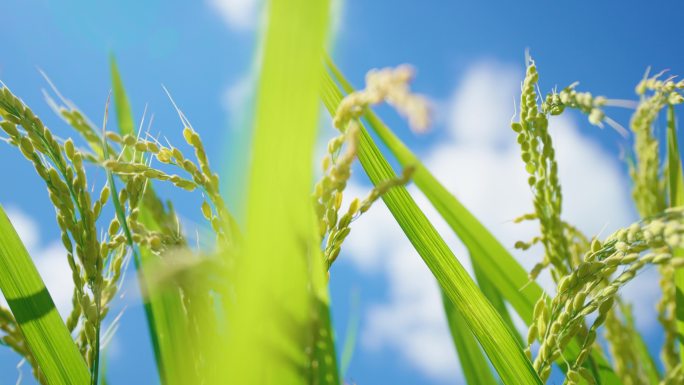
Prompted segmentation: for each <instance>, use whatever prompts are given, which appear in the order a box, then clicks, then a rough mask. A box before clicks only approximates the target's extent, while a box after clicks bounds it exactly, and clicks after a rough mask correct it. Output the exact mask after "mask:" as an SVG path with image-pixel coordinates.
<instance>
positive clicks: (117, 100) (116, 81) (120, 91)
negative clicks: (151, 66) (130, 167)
mask: <svg viewBox="0 0 684 385" xmlns="http://www.w3.org/2000/svg"><path fill="white" fill-rule="evenodd" d="M109 65H110V68H111V72H112V89H113V91H114V107H115V109H116V120H117V122H118V123H119V132H121V135H128V134H134V133H135V124H134V123H133V113H132V112H131V104H130V103H129V102H128V96H126V90H125V89H124V85H123V81H122V80H121V75H119V69H118V67H117V65H116V59H115V58H114V55H111V57H110V60H109Z"/></svg>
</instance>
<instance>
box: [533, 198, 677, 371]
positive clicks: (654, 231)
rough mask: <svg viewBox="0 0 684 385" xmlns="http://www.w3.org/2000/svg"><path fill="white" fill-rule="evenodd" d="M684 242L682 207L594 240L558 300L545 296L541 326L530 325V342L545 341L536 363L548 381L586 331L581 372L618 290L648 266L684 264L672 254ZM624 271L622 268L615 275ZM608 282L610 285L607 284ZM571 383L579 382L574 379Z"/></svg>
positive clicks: (538, 317) (538, 314) (578, 362)
mask: <svg viewBox="0 0 684 385" xmlns="http://www.w3.org/2000/svg"><path fill="white" fill-rule="evenodd" d="M683 245H684V209H682V208H678V209H671V210H668V211H666V212H664V213H663V214H662V215H661V216H659V217H657V218H656V219H653V220H650V221H646V222H641V223H635V224H633V225H632V226H630V227H629V228H626V229H621V230H619V231H617V232H615V233H614V234H612V235H611V236H609V237H608V238H607V239H606V240H605V242H604V243H603V244H601V243H600V242H598V241H594V242H593V244H592V248H591V251H589V252H587V253H586V255H585V256H584V259H583V262H582V263H581V264H580V265H579V266H578V267H577V268H576V269H575V270H573V271H572V272H571V273H570V274H568V275H567V276H565V277H563V278H562V279H561V280H560V282H559V284H558V292H557V294H556V296H555V297H554V298H553V299H552V300H548V299H546V298H541V299H540V300H539V301H538V303H537V305H536V306H535V311H534V319H535V324H534V325H532V327H531V328H530V331H529V335H528V343H529V344H532V343H533V342H534V341H535V340H539V341H540V348H539V352H538V354H537V356H536V357H535V360H534V367H535V369H536V370H537V372H538V373H539V374H540V376H541V378H542V380H546V379H547V378H548V375H549V373H550V367H551V364H552V363H553V362H554V361H555V360H556V359H558V358H559V357H561V355H562V354H563V351H564V350H565V348H566V347H567V346H568V343H569V341H570V340H571V339H572V338H575V337H576V336H577V335H583V336H584V337H583V342H582V344H581V351H580V353H579V355H578V356H577V357H576V358H575V361H574V363H571V369H572V370H575V371H578V370H579V369H580V368H581V367H582V366H583V364H584V362H585V360H586V359H587V358H588V356H589V354H590V353H591V349H592V347H593V345H594V343H595V341H596V337H597V331H598V328H599V327H600V326H601V325H603V323H604V322H606V320H607V318H608V316H609V313H610V310H611V308H612V307H613V305H614V304H615V301H616V298H617V297H616V296H617V293H618V290H619V289H620V288H621V287H622V286H624V285H625V284H626V283H627V282H629V281H630V280H632V279H633V278H634V277H635V276H636V274H637V273H638V272H639V271H640V270H641V269H642V268H644V267H645V266H646V265H649V264H655V265H661V264H668V265H670V266H673V267H682V266H684V258H683V257H673V254H672V252H673V250H674V249H676V248H680V247H682V246H683ZM618 269H621V271H620V272H619V274H618V275H617V277H615V278H613V277H612V276H613V274H614V273H616V272H618ZM606 280H607V281H608V284H603V283H604V281H606ZM591 314H596V318H595V320H594V321H593V322H592V324H591V325H590V326H589V327H588V328H586V326H585V320H586V318H587V316H589V315H591ZM529 351H530V350H529V348H528V352H529ZM566 381H568V382H569V383H573V382H572V381H571V380H570V379H568V378H566Z"/></svg>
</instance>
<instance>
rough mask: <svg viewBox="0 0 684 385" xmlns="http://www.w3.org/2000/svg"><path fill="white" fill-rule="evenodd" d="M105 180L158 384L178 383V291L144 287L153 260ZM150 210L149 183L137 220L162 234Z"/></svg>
mask: <svg viewBox="0 0 684 385" xmlns="http://www.w3.org/2000/svg"><path fill="white" fill-rule="evenodd" d="M110 66H111V76H112V88H113V90H114V107H115V109H116V113H117V122H118V124H119V132H120V133H121V134H122V135H126V134H134V133H135V131H134V125H133V121H134V119H133V115H132V111H131V107H130V104H129V102H128V96H127V95H126V88H125V86H124V83H123V80H122V78H121V75H120V73H119V70H118V66H117V64H116V59H115V58H114V55H112V56H111V59H110ZM104 148H105V149H106V148H107V146H104ZM107 156H108V155H107V151H106V150H105V157H107ZM124 157H125V160H127V161H130V160H132V152H130V151H128V152H125V153H124ZM107 177H108V179H109V183H110V186H111V188H112V189H114V190H113V191H114V192H115V193H114V194H112V196H111V199H112V202H113V203H114V207H115V209H116V213H117V217H119V222H120V223H123V224H124V227H123V229H124V232H125V235H126V240H127V242H128V244H129V246H130V247H132V248H133V253H134V254H133V257H134V259H133V262H134V266H135V269H136V273H137V279H138V284H139V286H140V288H141V290H142V291H143V294H144V295H143V305H144V309H145V318H146V320H147V327H148V332H149V335H150V340H151V342H152V349H153V351H154V358H155V362H156V365H157V371H158V373H159V376H160V380H161V383H162V384H166V383H179V382H177V381H180V380H181V379H182V378H183V377H182V375H181V373H182V372H183V370H178V369H179V368H181V367H183V363H184V362H187V360H186V359H180V358H181V357H179V354H178V350H179V346H178V344H180V343H182V341H183V339H182V338H173V339H172V336H174V335H175V334H177V333H174V330H178V328H177V324H182V323H184V321H185V319H186V317H185V315H184V313H183V308H182V299H181V297H180V292H178V290H164V291H163V293H162V292H161V291H160V290H158V289H157V288H156V287H150V286H149V285H148V284H147V281H148V279H147V277H149V276H150V275H151V272H150V271H148V270H149V269H150V268H151V267H150V266H151V265H154V262H156V257H155V256H154V255H153V254H152V252H151V251H150V250H149V249H148V248H146V247H142V248H140V249H138V248H137V247H135V246H134V244H133V240H132V238H131V234H130V231H129V229H128V227H127V226H126V222H125V221H123V220H122V219H123V218H125V215H124V213H123V212H121V210H120V209H121V204H120V202H118V193H117V192H116V185H115V181H114V178H113V176H112V175H111V172H109V171H108V172H107ZM152 206H155V207H156V208H157V211H160V209H161V211H163V204H162V203H161V200H160V199H159V197H158V196H157V194H156V193H155V192H154V189H153V187H152V183H151V182H150V183H148V185H147V186H146V188H145V192H144V197H143V200H142V202H141V205H140V207H139V211H140V214H139V220H140V222H141V223H142V224H143V225H145V227H146V228H148V229H149V230H152V231H160V230H162V225H161V224H160V223H158V222H157V220H156V219H155V215H153V214H152V212H153V210H154V207H152ZM173 341H176V343H175V344H174V343H173ZM174 357H177V358H178V359H174ZM179 359H180V360H179ZM179 361H180V362H179Z"/></svg>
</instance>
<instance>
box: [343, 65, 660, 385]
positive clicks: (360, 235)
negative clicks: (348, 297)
mask: <svg viewBox="0 0 684 385" xmlns="http://www.w3.org/2000/svg"><path fill="white" fill-rule="evenodd" d="M521 74H523V71H522V69H518V68H515V67H510V66H506V65H501V64H497V63H491V62H486V63H478V64H475V65H474V66H472V67H471V68H470V69H469V70H468V71H466V73H465V76H464V78H463V79H461V81H460V83H459V84H460V85H459V86H458V87H457V89H456V90H455V92H454V93H453V97H452V98H451V100H450V101H449V102H448V103H443V104H442V105H444V106H448V108H449V110H448V111H446V114H445V115H446V116H448V119H447V122H448V127H447V128H448V129H449V132H450V135H451V138H450V139H449V140H446V141H445V142H442V143H439V144H438V145H436V146H434V147H433V148H432V149H430V150H429V151H428V152H427V153H426V154H425V155H424V156H423V161H424V163H425V164H426V166H427V167H428V168H429V169H430V170H431V171H432V172H433V173H434V174H435V176H436V177H437V178H438V179H439V180H440V181H441V182H442V183H443V184H444V185H445V186H446V187H447V188H448V189H449V190H450V191H451V192H453V193H454V194H455V195H456V196H457V197H458V198H459V200H461V202H463V203H464V204H465V206H466V207H468V209H469V210H471V211H472V212H473V213H474V214H475V215H476V216H477V218H478V219H480V220H481V221H482V222H483V223H484V224H485V225H486V226H487V227H488V228H489V229H490V230H491V231H492V232H493V233H494V235H495V236H497V238H498V239H499V240H500V241H501V242H502V243H503V245H504V246H506V247H509V248H511V249H512V245H513V244H514V242H515V241H517V240H527V239H530V238H531V237H532V236H534V235H536V234H537V233H538V227H537V225H536V224H533V223H528V224H514V223H512V221H511V220H512V219H513V218H515V217H517V216H519V215H521V214H524V213H528V212H531V211H533V210H532V203H531V193H530V190H529V188H528V186H527V182H526V180H527V177H526V175H525V171H524V170H523V165H522V160H521V159H520V156H519V149H518V148H517V145H516V144H515V134H514V133H513V131H512V130H511V129H510V127H509V121H510V118H511V116H512V115H513V100H514V98H516V97H517V93H518V91H517V90H518V89H519V84H520V80H521V77H520V76H521ZM550 130H551V133H552V136H553V138H554V145H555V147H556V149H557V150H556V151H557V159H558V162H559V174H560V178H561V183H562V187H563V192H564V193H563V196H564V199H565V201H564V207H563V210H564V218H565V219H567V220H569V221H570V222H571V223H574V224H576V225H577V226H578V227H579V228H580V229H582V230H583V231H586V232H587V233H588V234H596V233H597V232H599V231H601V230H602V229H604V228H605V229H604V231H603V233H602V235H603V236H605V235H607V234H608V233H609V232H611V231H612V230H613V229H615V228H617V227H620V226H623V225H625V224H628V223H629V222H630V221H631V220H633V218H634V217H633V215H634V214H633V209H632V205H631V203H630V200H629V189H628V187H627V186H628V183H627V181H626V180H625V178H624V176H623V174H622V173H621V172H620V168H621V167H622V166H621V165H620V163H619V161H617V160H615V159H614V158H613V157H612V156H611V155H610V154H606V153H604V151H603V150H602V149H601V148H600V146H598V145H597V144H596V143H594V142H593V141H592V140H591V139H590V138H587V137H585V136H584V135H582V134H581V133H580V132H579V129H578V127H577V125H576V123H575V121H574V120H573V119H571V118H568V117H565V116H563V117H558V118H554V119H552V121H551V127H550ZM349 188H350V190H349V194H347V195H359V194H358V193H357V192H358V191H363V190H361V187H359V186H358V184H351V185H350V187H349ZM410 190H411V191H412V192H416V189H415V188H414V187H411V188H410ZM361 195H362V194H361ZM414 196H415V198H416V201H417V203H418V204H419V206H420V207H421V209H423V210H424V211H425V212H426V214H427V215H428V217H429V218H430V219H431V220H432V221H433V223H434V224H435V226H436V228H437V230H438V231H439V232H440V233H441V234H442V235H443V236H444V237H445V240H446V241H447V243H448V244H449V245H450V246H451V247H453V249H454V252H455V254H456V256H457V257H458V258H459V260H460V261H461V262H462V263H463V264H464V265H465V266H466V269H468V270H470V266H469V263H468V261H467V259H468V258H466V255H465V250H464V248H463V246H462V245H460V244H459V243H458V242H457V241H456V239H455V236H454V235H453V233H452V232H451V230H450V229H449V228H448V227H447V226H446V225H445V223H444V221H443V220H442V219H441V218H439V216H438V215H436V211H435V210H434V209H433V208H432V207H431V206H430V204H429V202H427V199H426V198H425V197H424V196H422V194H420V193H417V194H414ZM345 248H346V249H345V252H344V253H345V254H344V255H343V256H342V258H341V260H342V261H349V262H351V263H353V264H354V265H355V266H356V267H357V268H359V269H360V270H361V271H362V272H364V273H377V272H381V273H382V274H384V275H385V276H386V279H387V282H388V291H389V295H388V299H387V300H386V301H385V302H381V303H375V304H373V305H372V306H371V307H370V309H369V310H368V312H367V314H366V320H365V322H364V324H363V331H362V342H363V345H364V346H365V347H366V348H369V349H390V350H392V351H394V352H395V353H396V354H398V355H399V356H400V357H402V358H403V359H404V360H406V361H407V362H409V363H410V364H412V365H413V366H414V367H415V368H417V369H418V370H421V371H422V372H424V373H425V374H427V375H429V376H431V377H433V378H434V379H437V380H449V381H454V380H455V379H456V378H457V377H459V374H458V373H459V371H458V363H457V360H456V355H455V353H454V348H453V344H452V342H451V337H450V335H449V333H448V329H447V326H446V320H445V318H444V315H443V310H442V304H441V299H440V297H439V291H438V289H437V286H436V283H435V280H434V278H433V277H432V275H431V273H430V272H429V270H428V269H427V267H426V266H425V265H424V263H423V262H422V260H421V259H420V257H419V256H418V255H417V254H416V252H415V251H414V250H413V248H412V247H411V245H410V244H409V242H408V241H407V240H406V239H405V237H404V235H403V233H402V232H401V230H400V229H399V227H398V225H397V224H396V223H395V222H394V220H393V218H392V217H391V215H390V213H389V211H388V210H387V208H386V207H384V204H382V203H379V204H377V205H376V206H375V207H373V208H372V209H371V210H370V211H369V212H368V213H367V214H365V215H364V216H363V217H362V218H361V219H360V220H359V221H357V222H356V223H354V225H353V230H352V232H351V233H350V235H349V238H348V242H347V243H345ZM512 252H513V254H514V255H516V256H518V257H519V259H520V261H521V263H522V265H523V266H525V267H526V268H528V269H529V268H531V267H532V266H533V265H534V264H535V263H536V261H538V260H539V258H540V253H541V250H538V249H537V250H530V251H529V252H526V253H519V252H518V251H515V250H512ZM540 284H541V285H542V286H543V287H545V288H546V289H547V290H552V289H553V285H552V283H551V280H550V277H549V276H548V275H544V276H541V277H540ZM649 285H650V286H654V288H655V290H656V292H657V283H655V282H651V283H649ZM634 286H636V285H634ZM634 286H632V287H634ZM650 286H649V287H650ZM627 290H630V289H629V288H628V289H627ZM629 294H636V298H635V302H636V303H637V304H636V305H635V307H636V310H637V312H636V313H637V322H638V325H639V326H643V327H646V326H648V325H649V323H648V321H646V322H643V320H642V318H643V317H642V314H641V313H640V312H641V310H642V309H644V308H645V307H652V306H653V305H652V304H653V298H654V295H655V294H654V291H653V290H650V289H648V290H642V292H641V293H635V292H634V291H629ZM632 298H634V297H632Z"/></svg>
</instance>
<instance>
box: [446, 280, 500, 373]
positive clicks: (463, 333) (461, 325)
mask: <svg viewBox="0 0 684 385" xmlns="http://www.w3.org/2000/svg"><path fill="white" fill-rule="evenodd" d="M442 301H443V303H444V312H445V313H446V316H447V322H448V324H449V330H450V331H451V337H452V339H453V340H454V346H455V347H456V351H457V353H458V360H459V361H460V362H461V369H462V370H463V376H464V377H465V380H466V383H467V384H468V385H493V384H496V379H495V378H494V375H493V374H492V370H491V368H490V367H489V361H488V360H487V357H486V356H485V355H484V353H482V350H481V349H480V344H478V343H477V340H476V339H475V337H474V336H473V333H472V332H471V331H470V329H469V328H468V324H467V323H466V322H465V319H464V318H463V316H461V314H459V312H458V310H456V307H455V306H454V305H453V304H452V303H451V300H449V298H447V297H446V296H445V295H444V292H442Z"/></svg>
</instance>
